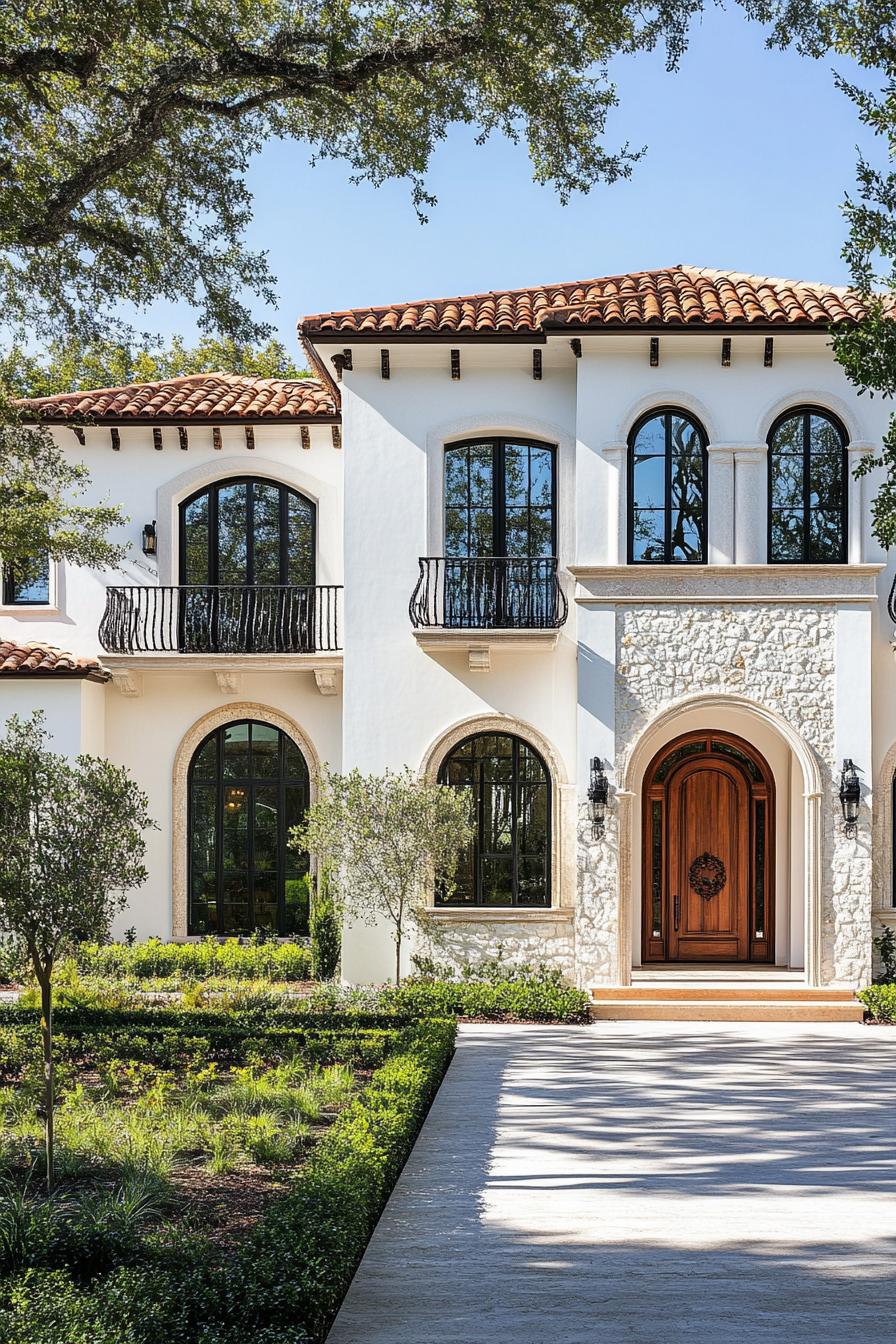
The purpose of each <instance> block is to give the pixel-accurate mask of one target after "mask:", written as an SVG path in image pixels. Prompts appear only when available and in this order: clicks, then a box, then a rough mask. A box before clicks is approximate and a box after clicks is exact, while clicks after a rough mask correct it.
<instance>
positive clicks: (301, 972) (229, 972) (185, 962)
mask: <svg viewBox="0 0 896 1344" xmlns="http://www.w3.org/2000/svg"><path fill="white" fill-rule="evenodd" d="M77 961H78V969H79V971H81V973H82V974H84V975H98V976H103V977H104V978H105V979H107V980H153V979H175V978H177V979H182V980H209V979H211V978H212V977H213V976H229V977H230V978H231V979H235V980H288V981H295V980H310V979H311V949H310V947H307V946H305V945H304V944H302V943H280V942H276V941H274V940H271V941H270V942H261V943H257V942H247V943H241V942H240V940H239V939H238V938H227V939H224V940H223V941H221V940H220V939H218V938H204V939H203V940H202V942H199V943H163V942H162V941H161V939H159V938H148V939H147V940H146V942H143V943H133V944H132V945H128V944H127V943H82V944H81V945H80V947H79V948H78V956H77Z"/></svg>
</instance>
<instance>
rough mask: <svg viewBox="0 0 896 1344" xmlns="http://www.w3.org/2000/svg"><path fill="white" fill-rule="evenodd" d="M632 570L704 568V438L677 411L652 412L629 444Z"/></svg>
mask: <svg viewBox="0 0 896 1344" xmlns="http://www.w3.org/2000/svg"><path fill="white" fill-rule="evenodd" d="M628 449H629V451H628V464H629V465H628V500H629V507H628V558H629V563H630V564H642V565H646V564H654V565H657V564H659V565H672V564H696V565H702V564H705V563H706V493H707V491H706V478H707V463H706V435H705V433H704V431H703V428H702V426H701V425H699V424H698V423H697V421H696V420H693V419H691V417H690V416H689V415H687V414H686V412H684V411H680V410H676V409H675V407H665V408H664V409H662V410H656V411H649V412H648V414H647V415H644V416H642V417H641V419H640V420H638V421H637V423H636V424H635V426H634V428H633V430H632V432H631V434H630V435H629V442H628Z"/></svg>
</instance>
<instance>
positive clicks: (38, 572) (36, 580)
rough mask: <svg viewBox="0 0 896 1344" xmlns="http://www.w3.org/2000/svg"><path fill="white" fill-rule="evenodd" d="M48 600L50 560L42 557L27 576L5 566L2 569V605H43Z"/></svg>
mask: <svg viewBox="0 0 896 1344" xmlns="http://www.w3.org/2000/svg"><path fill="white" fill-rule="evenodd" d="M49 601H50V561H49V557H44V559H43V561H42V562H41V564H40V565H38V566H37V567H36V568H35V570H34V571H33V572H32V573H30V574H29V575H28V576H27V578H23V577H22V576H20V575H18V574H17V573H16V571H15V570H14V569H13V568H11V567H9V566H7V567H6V568H5V569H4V570H3V605H4V606H7V607H45V606H47V605H48V604H49Z"/></svg>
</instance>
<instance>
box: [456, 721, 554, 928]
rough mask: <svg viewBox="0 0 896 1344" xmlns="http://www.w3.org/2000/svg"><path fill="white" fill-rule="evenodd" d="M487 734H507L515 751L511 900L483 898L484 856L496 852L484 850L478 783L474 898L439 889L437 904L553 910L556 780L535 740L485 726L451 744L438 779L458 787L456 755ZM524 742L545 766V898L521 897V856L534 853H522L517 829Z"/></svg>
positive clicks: (488, 735) (500, 735)
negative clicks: (453, 774)
mask: <svg viewBox="0 0 896 1344" xmlns="http://www.w3.org/2000/svg"><path fill="white" fill-rule="evenodd" d="M485 737H499V738H505V739H507V740H508V741H510V742H511V743H512V752H511V761H512V764H511V771H512V789H513V802H512V820H511V826H512V832H513V839H512V878H511V886H512V893H511V894H512V900H511V901H510V902H509V903H507V904H503V905H490V904H486V903H485V902H484V901H483V899H482V859H483V858H488V857H494V856H492V855H490V854H483V851H482V844H481V842H482V835H483V828H484V818H483V809H484V804H483V790H482V788H481V787H478V788H477V791H476V795H475V799H474V802H475V808H476V818H475V835H474V837H473V840H472V846H473V895H474V899H473V900H472V901H459V900H457V899H456V898H452V899H450V900H449V899H445V898H444V896H443V895H442V894H440V893H439V891H438V890H436V892H435V896H434V904H435V905H436V906H437V907H438V908H439V909H461V910H549V909H551V908H552V887H553V850H554V843H553V834H554V832H553V806H554V784H553V780H552V778H551V771H550V769H549V767H548V764H547V761H546V760H545V759H544V757H543V756H542V754H541V752H540V751H539V750H538V749H537V747H534V746H533V745H532V743H531V742H527V741H526V739H525V738H523V737H520V736H519V734H517V733H507V732H495V731H494V730H491V731H489V730H488V729H483V730H481V731H479V732H475V733H469V734H468V735H467V736H466V737H464V738H462V739H461V741H460V742H456V743H455V744H454V746H453V747H452V748H451V750H450V751H448V752H447V753H446V754H445V757H444V759H443V760H442V763H441V765H440V766H439V772H438V782H439V783H440V784H445V785H448V787H457V786H454V785H449V784H448V767H449V765H450V764H451V761H452V759H453V758H454V757H455V755H456V754H457V753H458V752H459V751H460V750H462V748H464V747H466V746H467V745H468V744H471V743H473V742H475V741H476V740H477V739H479V738H485ZM521 746H522V747H525V748H526V750H527V751H528V752H530V753H531V754H532V756H534V757H535V759H536V760H537V761H538V763H539V765H540V766H541V768H542V770H543V771H544V782H545V787H546V790H547V806H546V809H545V817H546V826H545V853H544V864H545V892H544V900H542V901H520V900H519V860H520V857H531V856H526V855H523V856H521V855H520V851H519V844H518V840H517V833H518V828H519V813H520V808H519V788H520V780H521V776H520V751H519V749H520V747H521ZM479 784H480V786H481V767H480V779H479Z"/></svg>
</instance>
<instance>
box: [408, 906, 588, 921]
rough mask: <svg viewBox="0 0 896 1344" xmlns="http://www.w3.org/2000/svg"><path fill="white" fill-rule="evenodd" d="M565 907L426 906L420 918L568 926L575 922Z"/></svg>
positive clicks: (573, 912) (572, 915) (572, 914)
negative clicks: (422, 916) (572, 921)
mask: <svg viewBox="0 0 896 1344" xmlns="http://www.w3.org/2000/svg"><path fill="white" fill-rule="evenodd" d="M575 913H576V912H575V910H574V909H573V908H572V906H568V905H554V906H539V907H538V908H536V909H532V908H530V907H521V906H506V905H505V906H497V905H496V906H487V905H474V906H461V905H441V906H432V905H430V906H427V907H426V909H425V911H424V912H423V914H424V915H425V917H426V918H427V919H431V920H433V921H434V922H435V923H436V924H540V923H552V924H556V923H560V924H568V923H569V922H570V921H571V920H572V919H574V918H575Z"/></svg>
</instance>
